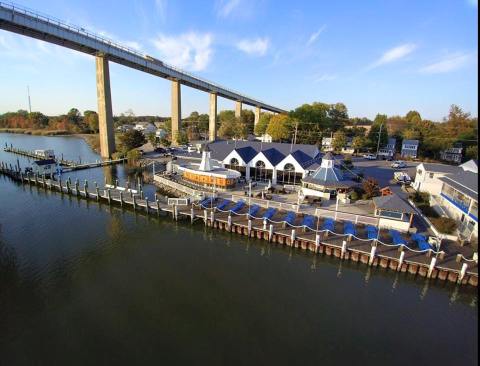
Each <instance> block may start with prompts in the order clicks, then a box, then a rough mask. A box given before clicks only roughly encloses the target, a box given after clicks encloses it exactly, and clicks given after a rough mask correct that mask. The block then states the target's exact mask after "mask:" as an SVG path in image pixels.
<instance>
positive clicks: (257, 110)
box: [253, 106, 261, 126]
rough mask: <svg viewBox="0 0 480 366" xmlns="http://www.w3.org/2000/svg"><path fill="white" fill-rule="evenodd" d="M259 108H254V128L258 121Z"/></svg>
mask: <svg viewBox="0 0 480 366" xmlns="http://www.w3.org/2000/svg"><path fill="white" fill-rule="evenodd" d="M260 109H261V108H260V107H258V106H257V107H255V120H254V122H253V126H256V125H257V123H258V121H259V120H260Z"/></svg>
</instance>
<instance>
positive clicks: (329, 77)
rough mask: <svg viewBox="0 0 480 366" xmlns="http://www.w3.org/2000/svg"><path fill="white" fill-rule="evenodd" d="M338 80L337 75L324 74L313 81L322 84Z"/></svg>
mask: <svg viewBox="0 0 480 366" xmlns="http://www.w3.org/2000/svg"><path fill="white" fill-rule="evenodd" d="M336 78H337V75H334V74H322V75H319V76H317V77H315V78H314V79H313V81H314V82H315V83H321V82H322V81H332V80H335V79H336Z"/></svg>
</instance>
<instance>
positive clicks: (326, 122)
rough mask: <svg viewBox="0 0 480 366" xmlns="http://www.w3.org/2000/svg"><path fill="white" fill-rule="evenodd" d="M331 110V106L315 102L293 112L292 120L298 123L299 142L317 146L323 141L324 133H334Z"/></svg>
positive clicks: (291, 114) (291, 113)
mask: <svg viewBox="0 0 480 366" xmlns="http://www.w3.org/2000/svg"><path fill="white" fill-rule="evenodd" d="M329 110H330V105H329V104H326V103H319V102H314V103H312V104H303V105H302V106H300V107H298V108H296V109H295V110H294V111H291V112H290V113H289V115H290V118H292V119H294V120H296V121H297V122H298V131H297V142H299V143H305V144H317V143H319V142H321V141H322V134H323V133H328V134H330V132H333V130H332V121H331V118H330V117H329V116H328V112H329Z"/></svg>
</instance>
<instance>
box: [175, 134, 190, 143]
mask: <svg viewBox="0 0 480 366" xmlns="http://www.w3.org/2000/svg"><path fill="white" fill-rule="evenodd" d="M188 141H189V140H188V136H187V133H186V132H185V131H178V132H177V143H178V144H179V145H185V144H188Z"/></svg>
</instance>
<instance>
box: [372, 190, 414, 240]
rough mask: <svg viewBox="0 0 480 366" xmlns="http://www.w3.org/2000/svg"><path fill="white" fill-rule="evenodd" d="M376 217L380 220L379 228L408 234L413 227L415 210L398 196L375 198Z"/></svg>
mask: <svg viewBox="0 0 480 366" xmlns="http://www.w3.org/2000/svg"><path fill="white" fill-rule="evenodd" d="M373 204H374V206H375V216H376V217H378V218H379V220H378V226H379V227H381V228H385V229H395V230H400V231H404V232H408V231H409V229H410V227H411V226H412V222H413V217H414V215H415V209H414V208H413V207H412V206H410V205H409V204H408V203H407V202H405V201H404V200H403V199H402V198H400V197H399V196H398V195H396V194H395V193H394V194H390V195H386V196H380V197H373Z"/></svg>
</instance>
